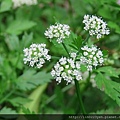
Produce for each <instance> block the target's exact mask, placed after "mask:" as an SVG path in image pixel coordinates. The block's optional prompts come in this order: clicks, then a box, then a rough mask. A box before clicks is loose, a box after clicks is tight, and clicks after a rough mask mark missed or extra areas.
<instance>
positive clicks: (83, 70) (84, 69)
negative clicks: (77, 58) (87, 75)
mask: <svg viewBox="0 0 120 120" xmlns="http://www.w3.org/2000/svg"><path fill="white" fill-rule="evenodd" d="M80 67H81V71H82V72H85V71H87V67H86V66H85V65H83V64H81V66H80Z"/></svg>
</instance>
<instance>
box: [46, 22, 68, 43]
mask: <svg viewBox="0 0 120 120" xmlns="http://www.w3.org/2000/svg"><path fill="white" fill-rule="evenodd" d="M44 35H45V36H46V37H47V38H49V39H50V40H51V39H52V38H56V41H57V42H58V43H62V42H63V40H64V39H65V38H66V37H69V35H70V27H69V26H68V25H66V24H60V23H55V25H51V26H50V27H49V28H48V29H47V30H46V31H45V33H44Z"/></svg>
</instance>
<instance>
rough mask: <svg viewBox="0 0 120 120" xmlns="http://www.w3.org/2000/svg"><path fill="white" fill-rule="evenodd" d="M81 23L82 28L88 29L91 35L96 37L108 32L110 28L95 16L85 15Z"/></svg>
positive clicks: (98, 37)
mask: <svg viewBox="0 0 120 120" xmlns="http://www.w3.org/2000/svg"><path fill="white" fill-rule="evenodd" d="M83 23H84V24H85V26H84V29H85V30H86V31H89V34H90V35H91V36H93V35H95V36H97V39H100V38H101V37H102V36H104V35H108V34H109V33H110V30H109V29H108V28H107V24H106V23H105V22H104V21H103V20H102V19H101V18H98V17H97V16H94V15H92V16H90V15H85V16H84V20H83Z"/></svg>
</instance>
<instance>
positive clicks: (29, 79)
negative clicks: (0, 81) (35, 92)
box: [16, 70, 52, 91]
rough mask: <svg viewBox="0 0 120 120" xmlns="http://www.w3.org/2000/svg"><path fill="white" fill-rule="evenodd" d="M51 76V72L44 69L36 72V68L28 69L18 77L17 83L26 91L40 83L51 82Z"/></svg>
mask: <svg viewBox="0 0 120 120" xmlns="http://www.w3.org/2000/svg"><path fill="white" fill-rule="evenodd" d="M51 78H52V76H51V75H50V73H46V72H44V71H43V72H38V73H36V71H35V70H28V71H25V72H24V73H23V75H21V76H20V77H19V78H18V79H17V82H16V84H17V86H18V88H19V89H21V90H24V91H26V90H31V89H34V88H36V86H38V85H41V84H45V83H48V82H50V80H51Z"/></svg>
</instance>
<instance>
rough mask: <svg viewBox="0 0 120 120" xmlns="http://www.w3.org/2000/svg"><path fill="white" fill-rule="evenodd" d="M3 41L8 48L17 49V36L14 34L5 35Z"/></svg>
mask: <svg viewBox="0 0 120 120" xmlns="http://www.w3.org/2000/svg"><path fill="white" fill-rule="evenodd" d="M5 42H6V44H7V46H8V48H9V50H11V51H13V50H18V49H19V46H20V45H19V38H18V37H17V36H16V35H9V36H6V39H5Z"/></svg>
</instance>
